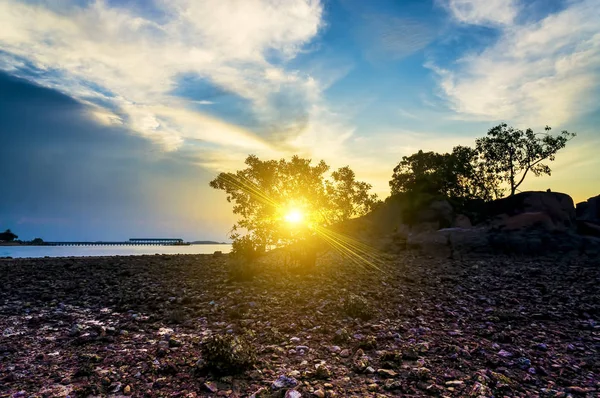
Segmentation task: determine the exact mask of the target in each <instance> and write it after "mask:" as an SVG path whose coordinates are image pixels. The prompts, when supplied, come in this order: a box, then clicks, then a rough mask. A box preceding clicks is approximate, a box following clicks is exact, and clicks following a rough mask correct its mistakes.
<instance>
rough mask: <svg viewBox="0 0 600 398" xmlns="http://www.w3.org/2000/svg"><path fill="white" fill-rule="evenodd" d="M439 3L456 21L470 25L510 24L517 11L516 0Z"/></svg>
mask: <svg viewBox="0 0 600 398" xmlns="http://www.w3.org/2000/svg"><path fill="white" fill-rule="evenodd" d="M441 4H442V5H443V6H445V7H446V8H448V11H449V12H450V13H451V15H452V16H453V17H454V18H455V19H456V20H457V21H459V22H463V23H467V24H472V25H490V24H491V25H510V24H512V23H513V21H514V20H515V18H516V16H517V14H518V11H519V10H518V3H517V1H516V0H446V1H443V2H441Z"/></svg>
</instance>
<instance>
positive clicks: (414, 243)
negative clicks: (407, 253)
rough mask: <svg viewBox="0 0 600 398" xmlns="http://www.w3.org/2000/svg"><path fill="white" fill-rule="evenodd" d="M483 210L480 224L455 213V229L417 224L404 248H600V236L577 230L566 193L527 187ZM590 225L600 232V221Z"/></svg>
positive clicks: (444, 251)
mask: <svg viewBox="0 0 600 398" xmlns="http://www.w3.org/2000/svg"><path fill="white" fill-rule="evenodd" d="M484 211H485V212H486V213H485V214H484V215H483V217H482V218H484V219H487V220H488V222H487V223H482V224H480V225H478V226H476V227H470V224H469V223H468V221H469V219H468V218H467V217H464V216H462V215H458V216H456V217H454V221H453V226H454V227H453V228H443V229H437V230H434V229H433V228H424V227H423V224H421V225H417V226H416V227H413V228H411V230H410V232H409V233H408V234H407V236H406V247H407V248H409V249H411V248H412V249H418V250H421V251H422V252H423V253H425V254H429V255H435V256H440V255H441V256H444V257H446V256H448V257H462V256H465V255H470V254H482V253H488V254H513V255H545V254H553V253H586V254H589V255H597V254H598V253H600V239H596V238H593V237H589V236H581V235H579V234H577V229H576V228H575V227H576V225H577V224H576V219H575V207H574V205H573V200H572V199H571V197H570V196H568V195H566V194H562V193H555V192H524V193H521V194H518V195H515V196H514V197H510V198H505V199H500V200H496V201H493V202H490V203H487V204H486V206H485V208H484ZM586 226H587V228H588V230H589V231H591V232H590V233H589V235H595V234H596V233H598V236H600V225H598V226H596V224H592V223H587V224H586ZM430 227H431V226H430Z"/></svg>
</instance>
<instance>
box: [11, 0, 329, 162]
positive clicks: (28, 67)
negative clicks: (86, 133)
mask: <svg viewBox="0 0 600 398" xmlns="http://www.w3.org/2000/svg"><path fill="white" fill-rule="evenodd" d="M147 5H148V6H149V7H150V6H154V7H156V9H155V10H154V11H155V12H154V14H155V15H159V16H160V17H158V18H155V19H152V18H150V17H148V15H149V13H144V14H143V15H142V14H140V13H139V10H135V9H130V8H125V7H124V6H123V7H116V6H112V5H109V3H107V2H105V1H102V0H97V1H94V2H91V3H86V5H84V6H74V5H72V4H71V5H67V3H63V2H42V3H39V4H37V3H36V4H31V3H22V2H19V1H16V0H6V1H3V2H1V3H0V48H1V49H2V52H0V67H1V68H2V69H4V70H9V71H11V73H13V74H17V75H20V76H22V77H25V78H27V79H30V80H33V81H35V82H36V83H38V84H41V85H43V86H46V87H51V88H55V89H58V90H60V91H62V92H64V93H66V94H68V95H70V96H72V97H74V98H76V99H78V100H80V101H82V102H85V103H87V104H88V105H90V106H91V109H92V110H93V113H94V115H95V116H97V117H98V119H99V120H102V121H104V122H106V123H121V124H124V125H125V126H126V127H128V128H130V129H132V130H134V131H135V132H137V133H139V134H141V135H143V136H146V137H148V138H150V139H153V140H154V141H156V142H158V143H160V144H162V145H163V147H164V148H165V149H170V150H172V149H176V148H179V147H181V145H183V143H184V141H185V140H186V139H187V138H189V137H192V138H196V137H197V136H199V137H200V138H201V139H202V140H205V141H207V142H210V143H213V144H217V145H228V146H233V147H236V146H239V147H241V148H243V149H246V150H247V149H248V148H261V147H263V146H264V145H265V143H264V141H263V140H262V139H261V138H260V137H259V136H258V135H256V134H253V133H249V132H243V131H240V130H241V129H240V128H238V127H236V126H233V125H230V124H228V123H226V122H222V121H216V120H211V118H209V117H208V116H206V115H203V114H201V113H198V112H192V111H188V110H187V108H188V107H189V104H190V103H189V102H186V101H184V100H182V99H181V98H177V97H174V96H173V95H172V94H171V93H172V92H173V89H174V88H175V87H176V85H177V78H178V76H181V75H182V74H196V75H198V76H199V77H201V78H203V79H207V80H208V81H210V82H212V84H214V85H216V86H219V87H222V88H223V89H224V90H226V91H228V92H232V93H235V94H237V95H239V96H240V97H243V98H245V99H247V100H249V101H250V104H251V106H252V109H253V112H254V113H256V115H257V117H258V118H259V120H260V121H261V122H262V123H263V124H264V125H267V126H271V128H272V129H273V130H277V131H280V130H284V131H286V132H288V133H289V134H293V135H296V134H299V133H300V132H301V130H302V128H303V127H304V125H305V119H306V117H307V114H308V113H309V112H310V106H311V104H313V103H315V101H318V99H319V96H320V88H319V86H318V84H317V83H316V82H315V81H314V79H313V78H311V77H310V76H306V75H302V74H301V73H300V72H298V71H295V70H291V71H289V70H286V69H285V67H283V66H281V65H282V64H285V60H287V59H290V58H293V57H294V56H295V55H296V54H297V53H298V52H299V51H300V50H301V49H302V47H303V46H304V45H305V44H306V43H308V42H310V41H311V40H312V39H313V38H314V37H315V36H316V35H317V33H318V31H319V29H320V27H321V25H322V5H321V4H320V2H319V1H318V0H290V1H289V2H280V1H275V0H248V1H243V2H238V1H234V0H209V1H201V2H199V1H191V0H169V1H167V0H164V1H162V0H160V1H157V2H153V3H150V2H149V3H147ZM273 55H275V56H276V58H277V59H278V60H279V61H280V62H279V64H277V63H274V61H270V59H271V58H273ZM32 71H34V72H35V73H32ZM190 102H191V101H190ZM200 103H201V104H203V105H208V104H209V102H207V101H201V102H200ZM282 113H283V114H284V115H285V118H281V117H280V115H281V114H282ZM288 121H289V122H288ZM266 132H267V133H269V131H268V129H267V131H266Z"/></svg>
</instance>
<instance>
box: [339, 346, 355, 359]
mask: <svg viewBox="0 0 600 398" xmlns="http://www.w3.org/2000/svg"><path fill="white" fill-rule="evenodd" d="M351 355H352V351H350V350H349V349H347V348H345V349H343V350H342V351H341V352H340V357H342V358H348V357H350V356H351Z"/></svg>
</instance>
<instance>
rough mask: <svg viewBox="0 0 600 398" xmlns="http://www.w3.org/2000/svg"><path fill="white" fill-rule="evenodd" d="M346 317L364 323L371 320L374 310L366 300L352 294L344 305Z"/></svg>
mask: <svg viewBox="0 0 600 398" xmlns="http://www.w3.org/2000/svg"><path fill="white" fill-rule="evenodd" d="M343 309H344V312H345V313H346V315H348V316H350V317H352V318H359V319H362V320H363V321H366V320H369V319H371V316H372V308H371V306H370V305H369V302H368V301H367V299H366V298H364V297H362V296H359V295H356V294H352V293H350V294H349V295H348V297H346V300H344V305H343Z"/></svg>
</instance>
